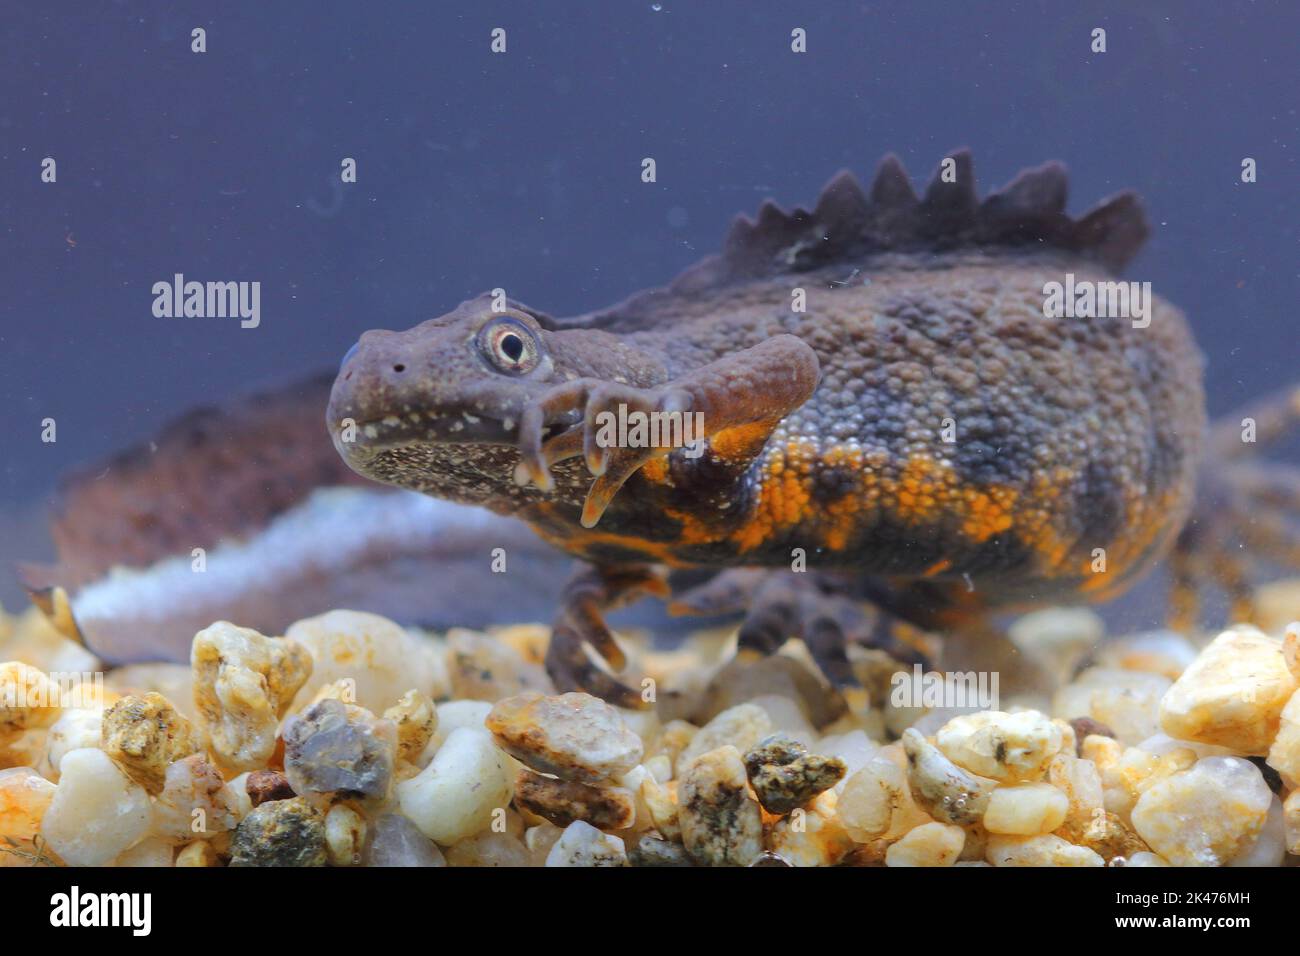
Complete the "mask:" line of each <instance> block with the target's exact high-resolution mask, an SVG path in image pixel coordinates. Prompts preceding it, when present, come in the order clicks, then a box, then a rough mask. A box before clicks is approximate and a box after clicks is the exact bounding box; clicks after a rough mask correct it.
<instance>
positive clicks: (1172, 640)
mask: <svg viewBox="0 0 1300 956" xmlns="http://www.w3.org/2000/svg"><path fill="white" fill-rule="evenodd" d="M1195 659H1196V647H1195V646H1194V645H1193V644H1192V642H1191V641H1189V640H1188V639H1187V638H1185V637H1183V635H1181V634H1179V633H1177V632H1176V631H1146V632H1144V633H1141V634H1130V635H1127V636H1126V637H1119V638H1115V639H1113V640H1109V641H1106V642H1105V643H1104V644H1103V645H1102V646H1101V649H1100V650H1099V651H1098V653H1097V662H1098V663H1099V664H1100V665H1101V666H1102V667H1111V668H1116V669H1119V670H1130V671H1146V672H1148V673H1151V674H1159V675H1161V676H1162V677H1167V678H1168V679H1169V680H1171V681H1172V680H1177V679H1178V677H1179V675H1180V674H1182V672H1183V671H1185V670H1186V669H1187V667H1188V665H1189V664H1191V663H1192V661H1194V660H1195Z"/></svg>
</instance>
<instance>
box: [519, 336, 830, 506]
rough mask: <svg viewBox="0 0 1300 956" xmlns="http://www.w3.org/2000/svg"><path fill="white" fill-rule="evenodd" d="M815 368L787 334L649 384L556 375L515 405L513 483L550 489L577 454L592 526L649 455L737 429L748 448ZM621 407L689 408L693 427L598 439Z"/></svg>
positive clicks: (648, 411)
mask: <svg viewBox="0 0 1300 956" xmlns="http://www.w3.org/2000/svg"><path fill="white" fill-rule="evenodd" d="M819 375H820V365H819V363H818V360H817V353H816V352H814V351H813V350H812V348H811V347H810V346H809V345H808V344H807V343H805V342H804V341H803V340H802V339H799V338H796V337H795V336H793V335H778V336H775V337H773V338H770V339H767V340H766V341H764V342H760V343H759V344H758V345H755V346H753V347H752V348H748V349H744V350H742V351H739V352H736V353H734V354H733V355H728V356H726V357H725V358H721V359H718V360H717V361H716V362H711V363H710V364H708V365H704V366H701V367H700V368H697V369H693V370H692V371H690V372H687V373H686V374H685V375H682V376H681V377H679V378H677V379H673V380H672V381H669V382H667V383H665V384H664V385H661V386H659V387H656V388H638V387H636V386H633V385H626V384H623V383H620V382H607V381H603V380H600V379H593V378H579V379H574V380H573V381H571V382H564V383H562V384H560V385H556V386H553V387H551V388H549V389H547V390H546V391H544V392H543V393H542V394H541V395H539V396H538V397H537V398H536V399H534V400H533V401H532V402H530V403H529V404H528V405H527V406H526V407H525V408H524V412H523V416H522V418H521V419H520V423H519V453H520V456H521V461H520V463H519V466H518V468H517V469H516V471H515V481H516V482H517V483H519V484H520V485H526V484H528V483H529V482H532V483H534V484H536V485H537V486H538V487H539V488H542V489H543V490H549V489H550V488H552V487H553V481H552V479H551V473H550V466H551V465H553V464H555V463H556V462H558V461H564V460H566V459H569V458H577V457H578V456H582V457H583V458H584V460H585V462H586V465H587V470H588V471H590V472H591V474H592V476H593V477H594V478H595V480H594V481H593V482H592V484H591V488H590V489H589V490H588V492H587V499H586V502H585V503H584V505H583V509H582V524H583V526H584V527H587V528H593V527H595V526H596V523H597V522H598V521H600V516H601V515H602V514H604V512H605V509H606V508H608V507H609V504H610V502H611V501H612V500H613V499H614V496H615V495H616V494H617V493H618V490H619V489H620V488H622V487H623V484H624V482H626V481H627V479H628V478H630V477H631V476H632V475H633V474H634V473H635V472H636V471H637V470H638V469H639V468H641V467H643V466H644V465H645V464H646V463H648V462H650V461H652V460H654V459H655V458H660V457H663V456H665V455H667V454H669V453H671V452H672V451H674V450H676V449H679V448H684V447H686V446H687V445H689V444H692V443H694V442H696V441H699V440H702V439H703V440H709V439H713V438H716V437H717V436H718V435H720V434H722V433H723V432H728V431H732V430H734V429H745V431H746V438H747V439H748V441H747V442H746V444H747V445H748V446H749V447H752V448H753V450H754V453H755V454H756V453H757V452H758V450H760V449H761V448H762V445H763V443H764V442H766V440H767V438H768V436H769V435H771V433H772V430H773V429H775V428H776V426H777V424H778V423H780V421H781V419H783V418H785V416H786V415H789V414H790V413H791V412H792V411H794V410H795V409H796V408H798V407H799V406H800V405H802V404H803V403H804V402H806V401H807V400H808V399H809V398H810V397H811V396H812V394H813V392H814V391H815V390H816V388H817V380H818V378H819ZM620 406H622V408H621V409H620ZM620 411H621V412H622V414H623V415H628V414H635V415H637V416H651V415H660V416H673V415H687V414H689V415H690V416H691V424H692V427H691V428H689V429H687V428H663V429H653V430H651V432H650V434H653V435H654V437H655V438H657V439H658V440H657V441H647V442H646V443H644V444H640V445H638V446H637V447H616V446H611V445H610V444H609V443H607V442H606V441H605V440H604V439H603V434H602V431H603V429H605V428H606V423H607V422H608V421H610V420H611V419H607V418H606V417H605V416H606V414H608V415H612V416H614V417H615V418H614V420H616V419H617V418H618V417H619V415H620ZM574 412H578V413H579V415H580V418H579V420H578V422H577V423H576V424H574V425H573V426H572V427H570V428H568V429H567V430H565V431H563V432H561V433H560V434H558V435H555V436H554V437H552V438H550V439H544V438H543V433H544V432H545V430H546V427H547V426H548V425H552V424H555V423H557V422H559V421H561V420H563V419H564V418H566V417H569V416H571V415H572V414H573V413H574ZM697 424H698V428H696V427H694V426H695V425H697ZM656 433H657V434H656Z"/></svg>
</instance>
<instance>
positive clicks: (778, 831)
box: [768, 790, 856, 866]
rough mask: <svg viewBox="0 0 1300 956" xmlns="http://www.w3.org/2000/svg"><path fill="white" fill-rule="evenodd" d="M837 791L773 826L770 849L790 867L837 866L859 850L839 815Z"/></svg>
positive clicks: (826, 793)
mask: <svg viewBox="0 0 1300 956" xmlns="http://www.w3.org/2000/svg"><path fill="white" fill-rule="evenodd" d="M836 802H837V798H836V794H835V792H834V791H831V790H828V791H826V792H825V793H822V794H821V795H819V796H818V797H817V798H816V799H814V800H813V801H812V802H811V804H809V805H808V806H807V807H806V808H805V807H796V808H795V809H793V810H792V811H790V814H789V816H785V817H782V818H781V819H779V820H777V821H776V823H774V824H773V825H772V828H771V831H770V833H769V837H768V848H769V849H770V850H771V851H772V852H773V853H776V854H777V855H778V856H780V857H781V859H783V860H785V861H786V863H788V864H789V865H790V866H836V865H837V864H838V863H839V862H840V860H842V859H843V858H844V857H845V856H847V855H848V854H849V853H850V852H852V850H853V849H854V848H855V846H856V843H855V842H854V840H853V838H852V837H851V836H849V833H848V831H847V830H846V829H845V828H844V824H843V823H841V822H840V819H839V816H838V814H837V813H836V812H835V805H836Z"/></svg>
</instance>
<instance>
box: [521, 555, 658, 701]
mask: <svg viewBox="0 0 1300 956" xmlns="http://www.w3.org/2000/svg"><path fill="white" fill-rule="evenodd" d="M667 594H668V584H667V582H666V581H665V580H664V577H663V575H662V574H661V573H660V572H659V571H657V570H656V569H653V568H649V567H644V566H639V565H637V566H631V567H619V568H595V567H591V568H583V569H581V570H580V571H578V573H577V574H575V575H574V576H573V578H572V579H571V580H570V581H569V583H568V584H567V585H566V586H565V589H564V593H563V594H562V595H561V598H560V610H559V613H558V614H557V615H556V620H555V626H554V627H553V628H552V630H551V641H550V644H549V645H548V646H547V650H546V670H547V673H548V674H550V677H551V681H552V682H553V683H554V684H555V688H556V690H559V691H561V692H563V691H571V690H582V691H586V692H587V693H589V694H594V695H595V696H597V697H600V698H603V699H604V700H606V701H608V702H609V703H611V704H615V705H617V706H619V707H629V708H645V707H647V706H648V705H649V703H650V700H647V699H646V698H645V697H643V695H642V693H641V691H639V690H637V689H634V688H632V687H629V686H627V685H626V684H624V683H622V682H621V681H619V680H618V679H617V678H615V677H613V676H612V675H610V674H609V673H607V672H606V671H605V670H603V669H602V668H601V667H600V666H599V665H598V664H597V663H596V661H594V660H593V659H592V658H591V655H590V654H589V653H588V648H591V649H592V650H594V651H595V652H596V653H597V654H598V655H599V656H600V657H601V659H603V660H604V661H605V663H606V664H607V665H608V666H609V667H610V668H612V669H613V670H616V671H618V670H622V669H623V668H624V667H626V666H627V657H626V655H624V653H623V649H622V648H621V647H619V646H618V642H617V641H616V640H615V639H614V634H613V632H612V631H611V630H610V629H609V626H608V625H607V624H606V623H605V612H606V611H609V610H612V609H614V608H617V607H620V606H622V605H624V604H626V603H628V602H630V601H634V600H636V599H637V598H640V597H643V596H655V597H666V596H667Z"/></svg>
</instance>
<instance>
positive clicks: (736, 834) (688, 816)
mask: <svg viewBox="0 0 1300 956" xmlns="http://www.w3.org/2000/svg"><path fill="white" fill-rule="evenodd" d="M678 800H679V802H678V811H677V815H678V821H679V822H680V824H681V829H682V842H683V843H684V844H685V846H686V851H687V852H688V853H689V854H690V855H691V858H692V859H694V860H695V862H697V863H699V864H701V865H702V866H748V865H749V864H750V863H752V862H753V861H754V860H755V859H756V858H757V857H758V856H760V855H761V854H762V852H763V821H762V815H761V814H760V813H759V808H758V801H757V800H755V799H754V798H753V797H752V796H750V793H749V785H748V781H747V780H746V777H745V763H744V761H743V760H742V759H741V756H740V751H739V750H737V749H736V748H735V747H733V746H730V745H727V746H724V747H719V748H718V749H717V750H711V751H709V752H708V753H705V754H701V755H700V756H699V757H696V758H695V759H694V760H692V761H691V762H690V763H689V765H688V766H687V769H686V772H685V774H684V775H683V776H682V780H681V789H680V790H679V792H678Z"/></svg>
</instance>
